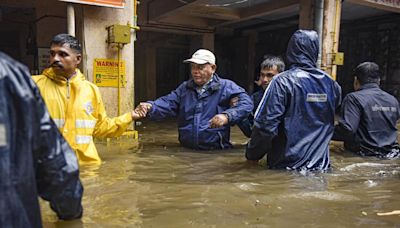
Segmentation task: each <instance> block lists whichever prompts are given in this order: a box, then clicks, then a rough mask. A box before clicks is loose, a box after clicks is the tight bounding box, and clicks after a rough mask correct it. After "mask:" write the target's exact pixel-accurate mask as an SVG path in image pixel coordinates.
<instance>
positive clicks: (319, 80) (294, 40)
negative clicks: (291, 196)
mask: <svg viewBox="0 0 400 228" xmlns="http://www.w3.org/2000/svg"><path fill="white" fill-rule="evenodd" d="M318 49H319V41H318V35H317V33H316V32H315V31H309V30H298V31H296V32H295V33H294V34H293V36H292V37H291V39H290V41H289V44H288V48H287V52H286V55H287V63H288V66H289V68H288V70H287V71H285V72H283V73H281V74H280V75H279V76H278V77H274V78H273V79H272V82H271V83H270V85H269V87H268V88H267V91H266V92H265V93H264V97H263V99H262V101H261V103H260V105H259V107H258V109H257V111H256V114H255V121H254V129H253V132H252V135H251V139H250V141H249V143H248V145H247V148H246V158H247V159H248V160H253V161H257V160H259V159H261V158H262V157H263V156H264V155H265V154H267V166H268V167H269V168H272V169H289V170H321V171H324V170H327V169H328V168H329V165H330V162H329V141H330V140H331V137H332V134H333V130H334V116H335V109H336V108H337V107H338V106H339V105H340V102H341V88H340V86H339V85H338V84H337V83H336V82H335V81H334V80H333V79H332V78H331V77H330V76H329V75H327V74H326V73H325V72H323V71H322V70H319V69H317V66H316V62H317V57H318Z"/></svg>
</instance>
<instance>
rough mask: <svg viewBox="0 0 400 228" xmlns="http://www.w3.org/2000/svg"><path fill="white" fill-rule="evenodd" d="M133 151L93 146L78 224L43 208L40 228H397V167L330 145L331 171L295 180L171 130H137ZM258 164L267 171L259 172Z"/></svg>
mask: <svg viewBox="0 0 400 228" xmlns="http://www.w3.org/2000/svg"><path fill="white" fill-rule="evenodd" d="M138 130H139V132H140V142H139V143H137V142H129V143H127V142H122V143H112V145H109V146H107V145H106V144H105V143H100V144H98V150H99V152H100V154H101V157H102V158H103V160H104V163H103V164H102V165H101V166H100V167H99V166H96V167H90V166H84V167H81V178H82V181H83V184H84V187H85V192H84V199H83V207H84V216H83V218H82V220H81V221H72V222H59V221H57V218H56V216H55V215H54V214H53V212H51V211H50V209H49V208H48V206H47V205H46V204H45V203H43V202H41V207H42V211H43V215H42V217H43V222H44V226H45V227H246V226H248V227H355V226H359V227H377V226H380V227H396V226H400V216H398V215H391V216H378V215H377V213H378V212H390V211H393V210H399V209H400V182H399V178H400V166H399V161H400V160H394V161H383V160H379V159H375V158H361V157H357V156H354V155H352V154H349V153H344V152H343V149H342V146H341V144H340V143H332V144H331V160H332V171H331V172H329V173H324V174H321V173H298V172H288V171H275V170H267V169H265V168H264V166H263V165H259V166H249V165H248V164H247V163H245V158H244V144H245V142H246V138H244V137H243V136H241V134H240V132H239V130H238V129H236V128H234V129H233V132H232V135H233V137H232V141H233V143H234V145H235V149H233V150H226V151H219V152H204V153H203V152H196V151H192V150H189V149H185V148H182V147H180V146H179V143H178V142H177V131H176V126H175V124H174V123H171V122H170V123H161V124H160V123H151V122H145V123H144V124H142V125H141V127H140V129H138ZM263 163H264V164H265V161H264V162H263Z"/></svg>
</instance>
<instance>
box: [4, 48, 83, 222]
mask: <svg viewBox="0 0 400 228" xmlns="http://www.w3.org/2000/svg"><path fill="white" fill-rule="evenodd" d="M0 107H1V108H0V227H41V226H42V222H41V216H40V208H39V202H38V195H39V196H41V197H42V198H43V199H45V200H47V201H49V202H50V206H51V208H52V209H53V210H54V211H55V212H56V213H57V215H58V217H59V218H60V219H73V218H79V217H81V215H82V206H81V199H82V192H83V188H82V185H81V183H80V181H79V170H78V161H77V158H76V156H75V153H74V151H73V150H72V149H71V148H70V147H69V145H68V143H67V142H66V141H65V140H64V138H63V137H62V136H61V134H60V132H59V130H58V129H57V127H56V125H55V124H54V122H53V121H52V120H51V118H50V115H49V113H48V112H47V110H46V107H45V104H44V102H43V100H42V98H41V96H40V93H39V90H38V89H37V88H36V86H35V83H34V82H33V81H32V80H31V78H30V75H29V73H28V71H27V69H26V68H25V67H24V66H22V65H21V64H19V63H17V62H16V61H14V60H12V59H11V58H9V57H8V56H6V55H5V54H3V53H1V52H0Z"/></svg>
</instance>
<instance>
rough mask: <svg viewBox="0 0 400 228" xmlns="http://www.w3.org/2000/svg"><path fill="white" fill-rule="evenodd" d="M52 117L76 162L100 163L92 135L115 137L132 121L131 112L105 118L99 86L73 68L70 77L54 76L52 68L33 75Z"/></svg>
mask: <svg viewBox="0 0 400 228" xmlns="http://www.w3.org/2000/svg"><path fill="white" fill-rule="evenodd" d="M33 79H34V80H35V82H36V84H37V85H38V87H39V89H40V93H41V94H42V97H43V99H44V100H45V102H46V106H47V108H48V110H49V112H50V115H51V117H52V118H53V120H54V122H55V123H56V124H57V126H58V128H59V130H60V131H61V133H62V134H63V136H64V137H65V138H66V139H67V141H68V143H69V144H70V145H71V147H72V148H73V149H74V150H75V152H76V154H77V156H78V159H79V162H80V163H81V164H82V163H88V162H96V163H100V162H101V159H100V157H99V155H98V153H97V150H96V147H95V145H94V143H93V137H99V138H105V137H116V136H119V135H121V134H122V133H124V131H125V130H126V128H127V127H128V126H129V124H130V123H131V122H132V116H131V114H130V113H126V114H124V115H121V116H119V117H115V118H109V117H107V114H106V111H105V108H104V104H103V101H102V99H101V95H100V92H99V89H98V87H97V86H96V85H94V84H92V83H91V82H89V81H87V80H86V79H85V77H84V75H83V74H82V73H81V72H80V71H79V69H77V70H76V75H75V76H74V77H72V78H71V79H70V80H67V79H66V78H64V77H62V76H58V75H55V73H54V71H53V70H52V68H48V69H46V70H44V71H43V74H42V75H38V76H33Z"/></svg>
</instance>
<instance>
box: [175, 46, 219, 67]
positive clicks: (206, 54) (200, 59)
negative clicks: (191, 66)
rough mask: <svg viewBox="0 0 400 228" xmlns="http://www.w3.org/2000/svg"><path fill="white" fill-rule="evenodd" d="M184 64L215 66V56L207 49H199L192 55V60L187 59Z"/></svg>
mask: <svg viewBox="0 0 400 228" xmlns="http://www.w3.org/2000/svg"><path fill="white" fill-rule="evenodd" d="M183 62H184V63H196V64H205V63H211V64H215V55H214V54H213V53H212V52H211V51H209V50H207V49H199V50H197V51H196V52H195V53H194V54H193V55H192V58H190V59H186V60H184V61H183Z"/></svg>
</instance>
